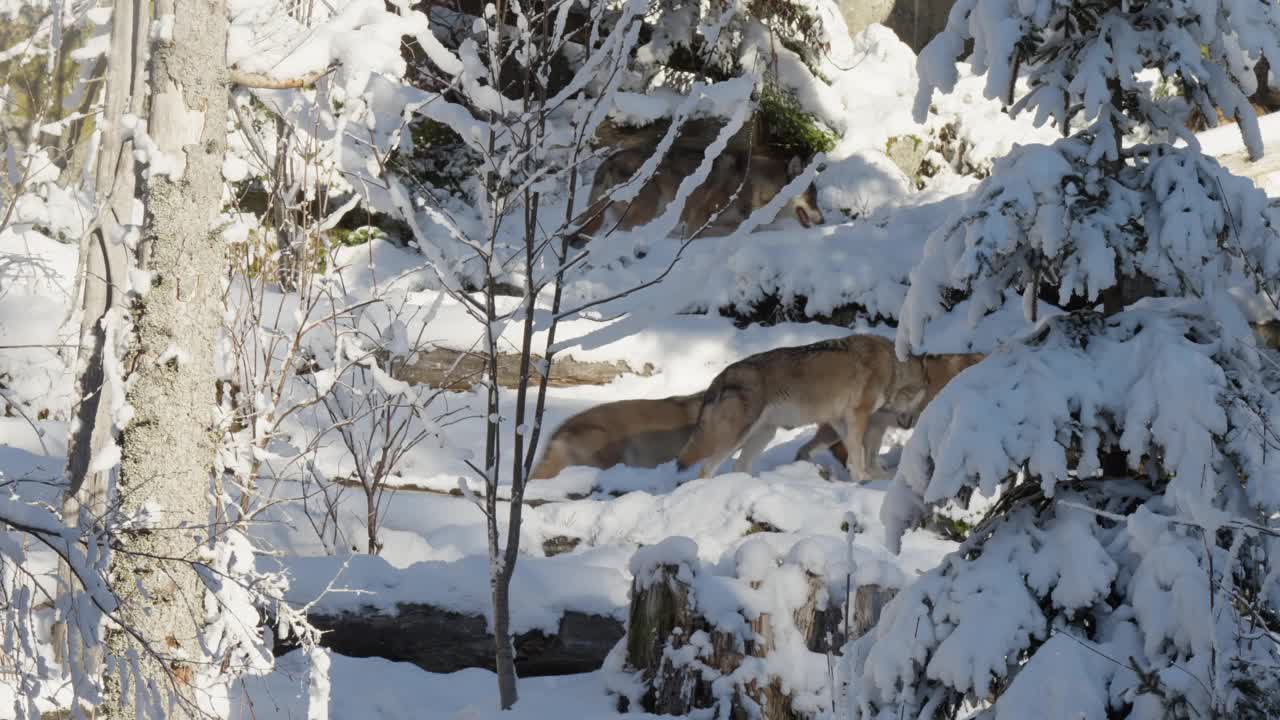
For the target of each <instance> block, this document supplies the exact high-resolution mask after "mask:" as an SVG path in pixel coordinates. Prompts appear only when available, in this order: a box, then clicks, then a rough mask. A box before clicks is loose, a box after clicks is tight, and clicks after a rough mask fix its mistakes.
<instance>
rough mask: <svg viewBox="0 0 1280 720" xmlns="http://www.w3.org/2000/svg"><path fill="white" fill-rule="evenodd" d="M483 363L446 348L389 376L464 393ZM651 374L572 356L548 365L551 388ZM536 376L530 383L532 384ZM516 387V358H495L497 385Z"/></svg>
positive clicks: (481, 357) (478, 356)
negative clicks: (496, 360) (496, 359)
mask: <svg viewBox="0 0 1280 720" xmlns="http://www.w3.org/2000/svg"><path fill="white" fill-rule="evenodd" d="M530 360H531V362H532V363H533V365H534V366H537V365H538V364H539V363H541V362H542V357H541V356H539V355H534V356H532V357H531V358H530ZM486 364H487V361H486V359H485V354H484V353H476V352H464V351H461V350H450V349H447V348H435V349H433V350H424V351H420V352H418V353H417V354H416V356H415V357H414V358H413V360H412V361H411V362H408V363H400V362H397V363H396V364H395V366H394V367H393V369H392V375H393V376H394V377H395V378H396V379H397V380H402V381H404V382H407V383H411V384H415V385H420V384H425V385H429V386H431V387H434V388H444V389H446V390H452V391H454V392H466V391H468V390H470V389H471V388H472V387H473V386H475V385H476V384H478V383H480V382H481V381H482V380H483V379H484V372H485V366H486ZM652 374H653V366H652V365H650V364H648V363H645V365H644V366H643V367H641V368H633V367H631V366H630V365H628V364H627V363H626V362H624V361H622V360H617V361H614V362H587V361H582V360H577V359H575V358H574V357H573V356H572V355H562V356H560V357H558V358H556V359H555V360H554V361H553V362H552V363H551V378H550V380H549V381H548V384H549V385H550V386H551V387H572V386H576V385H605V384H607V383H610V382H613V381H614V380H616V379H617V378H619V377H621V376H623V375H640V376H642V377H647V376H649V375H652ZM536 377H537V376H536V375H535V376H534V378H533V380H532V381H533V382H536ZM519 383H520V356H519V355H516V354H512V353H500V354H499V355H498V384H499V385H501V386H502V387H506V388H514V387H517V386H518V385H519Z"/></svg>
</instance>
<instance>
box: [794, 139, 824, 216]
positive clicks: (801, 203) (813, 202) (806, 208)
mask: <svg viewBox="0 0 1280 720" xmlns="http://www.w3.org/2000/svg"><path fill="white" fill-rule="evenodd" d="M803 172H804V163H803V162H802V161H801V160H800V158H799V157H798V156H792V158H791V162H789V163H787V182H791V181H792V180H795V179H796V178H797V177H799V176H800V174H801V173H803ZM787 208H788V209H790V210H791V212H793V213H795V216H796V219H797V220H799V221H800V224H801V225H803V226H805V227H812V226H814V225H821V224H822V211H821V210H819V209H818V187H817V186H816V185H814V184H813V183H809V187H807V188H805V189H804V192H802V193H800V194H799V195H797V196H795V197H794V198H792V199H791V201H790V202H788V203H787Z"/></svg>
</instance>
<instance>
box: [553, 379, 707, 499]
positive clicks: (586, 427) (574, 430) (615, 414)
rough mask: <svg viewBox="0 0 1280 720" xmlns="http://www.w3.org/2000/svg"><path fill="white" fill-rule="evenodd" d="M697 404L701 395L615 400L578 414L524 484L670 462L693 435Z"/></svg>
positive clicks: (559, 430)
mask: <svg viewBox="0 0 1280 720" xmlns="http://www.w3.org/2000/svg"><path fill="white" fill-rule="evenodd" d="M701 401H702V394H701V393H698V394H696V395H677V396H673V397H668V398H662V399H652V400H620V401H618V402H611V403H605V404H603V405H597V406H595V407H593V408H591V409H589V410H585V411H583V412H580V413H578V414H577V415H574V416H573V417H571V418H569V419H568V420H566V421H565V422H564V424H562V425H561V426H560V427H559V428H557V429H556V431H555V433H554V434H553V435H552V436H551V440H550V441H549V442H548V443H547V446H546V450H545V451H543V453H542V459H540V460H539V461H538V464H537V466H536V467H535V468H534V469H533V472H532V473H531V474H530V475H529V479H530V480H544V479H546V478H552V477H555V476H556V475H558V474H559V473H560V471H561V470H564V469H565V468H567V467H569V466H572V465H586V466H588V467H598V468H601V469H604V468H611V467H613V466H614V465H617V464H619V463H621V464H623V465H627V466H630V467H647V468H652V467H657V466H659V465H661V464H663V463H665V462H670V461H671V460H672V459H674V458H675V456H676V453H678V452H680V448H682V447H684V443H685V441H687V440H688V439H689V433H691V432H693V424H694V422H696V421H697V419H698V406H699V405H700V404H701Z"/></svg>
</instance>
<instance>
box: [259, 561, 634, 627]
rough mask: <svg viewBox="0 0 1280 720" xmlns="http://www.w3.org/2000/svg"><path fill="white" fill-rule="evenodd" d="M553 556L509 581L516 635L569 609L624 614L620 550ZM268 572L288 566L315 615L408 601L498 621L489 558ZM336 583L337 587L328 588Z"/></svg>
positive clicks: (524, 566)
mask: <svg viewBox="0 0 1280 720" xmlns="http://www.w3.org/2000/svg"><path fill="white" fill-rule="evenodd" d="M584 555H585V556H583V555H576V556H564V557H554V558H538V557H523V558H521V559H520V562H519V563H518V564H517V565H516V571H515V575H514V577H513V578H512V580H511V593H512V597H514V598H519V601H518V602H515V603H512V610H511V631H512V632H513V633H517V634H519V633H523V632H526V631H529V630H542V631H544V632H546V633H548V634H555V633H556V632H558V629H559V626H560V618H561V616H562V615H563V614H564V612H565V611H567V610H576V611H579V612H583V613H588V614H594V615H604V616H609V617H614V618H616V619H619V620H622V619H624V618H625V617H626V606H627V592H628V589H629V587H630V578H629V577H628V576H627V575H626V574H625V573H623V572H622V571H621V570H620V568H619V566H620V565H623V564H625V557H623V556H624V555H626V556H629V553H628V552H624V551H622V550H620V549H616V548H602V549H597V550H591V551H588V552H587V553H585V554H584ZM258 562H259V565H260V567H262V568H263V569H264V570H267V569H275V568H277V567H283V568H284V569H286V570H287V571H288V572H289V574H290V579H291V584H290V588H289V592H288V595H287V598H288V599H289V601H290V602H296V603H310V602H314V603H315V605H314V606H313V607H312V610H311V611H312V612H313V613H321V614H337V613H341V612H357V611H358V610H359V609H360V608H361V607H372V608H375V609H377V610H379V611H381V612H392V613H394V612H395V610H396V606H397V605H398V604H402V603H420V604H426V605H431V606H432V607H437V608H441V609H444V610H449V611H452V612H457V613H462V614H467V615H483V616H484V617H485V618H486V619H488V620H489V622H490V623H491V624H492V622H493V609H492V603H491V597H490V593H491V590H490V586H489V559H488V557H487V556H470V557H465V558H460V559H458V560H454V561H451V562H439V561H428V562H421V563H416V564H414V565H411V566H409V567H407V568H403V569H397V568H394V567H392V566H391V564H390V563H388V562H387V561H386V560H383V559H382V558H380V557H377V556H374V555H351V556H348V557H285V558H280V559H275V558H267V557H264V558H260V559H259V561H258ZM331 583H332V589H328V588H330V584H331Z"/></svg>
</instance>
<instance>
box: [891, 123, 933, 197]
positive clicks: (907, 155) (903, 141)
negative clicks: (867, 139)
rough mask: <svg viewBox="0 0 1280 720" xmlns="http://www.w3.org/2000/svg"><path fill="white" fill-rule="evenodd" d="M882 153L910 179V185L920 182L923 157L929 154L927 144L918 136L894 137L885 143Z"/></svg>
mask: <svg viewBox="0 0 1280 720" xmlns="http://www.w3.org/2000/svg"><path fill="white" fill-rule="evenodd" d="M884 153H885V155H888V156H889V159H890V160H892V161H893V164H894V165H897V166H898V169H899V170H901V171H902V173H903V174H904V175H906V176H907V177H908V178H911V182H912V183H916V184H917V185H918V184H919V182H920V169H921V167H922V166H923V165H924V158H925V155H927V154H928V153H929V144H928V143H926V142H925V141H924V138H921V137H920V136H919V135H911V134H907V135H894V136H893V137H891V138H889V139H888V140H886V141H885V144H884Z"/></svg>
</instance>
